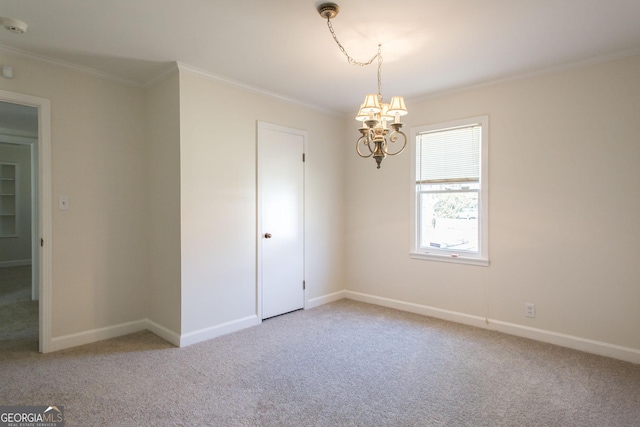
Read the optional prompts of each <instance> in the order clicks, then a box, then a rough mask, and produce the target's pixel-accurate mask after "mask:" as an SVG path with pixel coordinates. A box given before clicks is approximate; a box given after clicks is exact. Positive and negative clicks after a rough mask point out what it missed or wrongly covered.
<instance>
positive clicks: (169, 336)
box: [144, 319, 180, 347]
mask: <svg viewBox="0 0 640 427" xmlns="http://www.w3.org/2000/svg"><path fill="white" fill-rule="evenodd" d="M144 321H145V322H146V329H148V330H149V331H150V332H153V333H154V334H156V335H157V336H159V337H160V338H162V339H163V340H165V341H167V342H168V343H170V344H173V345H175V346H176V347H180V334H179V333H177V332H174V331H172V330H171V329H167V328H165V327H164V326H162V325H160V324H158V323H156V322H154V321H153V320H149V319H145V320H144Z"/></svg>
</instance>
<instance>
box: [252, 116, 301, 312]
mask: <svg viewBox="0 0 640 427" xmlns="http://www.w3.org/2000/svg"><path fill="white" fill-rule="evenodd" d="M256 126H257V127H256V315H257V317H258V323H262V285H263V284H262V259H263V254H262V244H261V242H262V233H263V232H264V230H263V228H262V182H261V179H260V134H261V133H262V132H264V131H266V130H272V131H276V132H283V133H290V134H293V135H299V136H301V137H302V152H303V156H304V153H306V151H307V139H308V136H307V132H306V131H303V130H300V129H294V128H289V127H285V126H280V125H276V124H273V123H267V122H262V121H257V123H256ZM301 161H302V280H303V281H304V282H305V283H306V270H307V268H306V267H307V256H306V253H307V227H306V205H307V203H306V199H307V186H306V162H305V161H303V160H302V159H301ZM302 295H303V297H302V308H303V310H304V309H306V308H307V295H308V293H307V288H306V285H305V287H304V288H303V290H302Z"/></svg>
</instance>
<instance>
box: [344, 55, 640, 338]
mask: <svg viewBox="0 0 640 427" xmlns="http://www.w3.org/2000/svg"><path fill="white" fill-rule="evenodd" d="M407 106H408V108H409V109H410V114H409V115H408V116H406V119H405V122H407V126H406V129H407V133H409V130H410V128H411V126H420V125H425V124H430V123H438V122H445V121H449V120H454V119H460V118H465V117H472V116H478V115H484V114H488V115H489V120H490V129H489V141H490V142H489V144H490V145H489V197H490V203H489V215H490V229H489V239H490V240H489V245H490V247H489V252H490V262H491V265H490V266H489V267H478V266H470V265H459V264H450V263H443V262H435V261H424V260H411V259H409V256H408V253H409V243H410V231H409V227H410V223H409V220H410V208H409V204H410V182H409V180H410V178H409V170H410V167H411V166H410V155H409V153H403V154H402V155H401V156H399V157H397V158H391V159H387V160H386V161H385V162H384V163H383V166H382V169H381V170H376V169H375V167H374V164H373V160H361V159H359V158H358V157H357V156H355V155H354V154H353V153H352V152H351V151H352V149H351V147H349V149H348V150H347V153H348V154H349V162H348V164H347V181H346V182H347V186H348V187H347V200H348V202H347V217H348V222H347V230H348V231H347V236H346V248H347V254H348V258H347V284H348V285H347V287H348V289H349V290H350V291H354V292H359V293H363V294H367V295H374V296H376V297H384V298H390V299H395V300H399V301H404V302H410V303H414V304H419V305H424V306H429V307H435V308H437V309H441V310H450V311H453V312H456V313H458V314H461V315H462V316H464V315H471V316H478V317H480V318H483V319H484V318H487V319H489V320H490V321H491V320H496V321H500V322H508V323H510V324H514V325H518V326H522V327H531V328H538V329H541V330H545V331H550V332H551V333H556V334H566V335H569V336H572V337H577V338H579V339H586V340H595V341H598V342H604V343H608V344H612V345H614V346H615V345H618V346H624V347H628V348H631V349H637V350H640V333H638V325H640V310H638V309H637V303H638V301H640V263H638V260H639V259H640V245H639V244H638V242H639V241H640V226H639V223H638V218H639V216H638V213H639V212H640V196H639V195H640V193H639V192H638V188H640V166H639V165H640V121H639V120H638V112H639V111H640V57H637V56H636V57H632V58H627V59H622V60H617V61H613V62H608V63H603V64H598V65H592V66H587V67H584V68H580V69H573V70H567V71H563V72H558V73H555V74H549V75H542V76H537V77H533V78H529V79H526V80H519V81H513V82H508V83H502V84H496V85H492V86H487V87H482V88H477V89H473V90H467V91H463V92H459V93H454V94H449V95H445V96H441V97H438V98H434V99H428V100H424V101H422V102H410V103H408V105H407ZM353 128H354V129H352V130H350V131H349V133H348V134H349V137H351V138H352V139H353V138H355V136H356V130H355V126H353ZM363 182H366V183H367V185H362V183H363ZM363 213H367V214H366V215H364V214H363ZM525 302H528V303H534V304H536V310H537V317H536V318H535V319H529V318H525V316H524V303H525Z"/></svg>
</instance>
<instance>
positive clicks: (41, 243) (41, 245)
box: [40, 239, 44, 248]
mask: <svg viewBox="0 0 640 427" xmlns="http://www.w3.org/2000/svg"><path fill="white" fill-rule="evenodd" d="M40 247H41V248H42V247H44V239H40Z"/></svg>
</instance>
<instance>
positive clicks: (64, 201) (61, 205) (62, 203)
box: [58, 196, 69, 211]
mask: <svg viewBox="0 0 640 427" xmlns="http://www.w3.org/2000/svg"><path fill="white" fill-rule="evenodd" d="M58 210H60V211H66V210H69V196H60V198H59V199H58Z"/></svg>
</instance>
